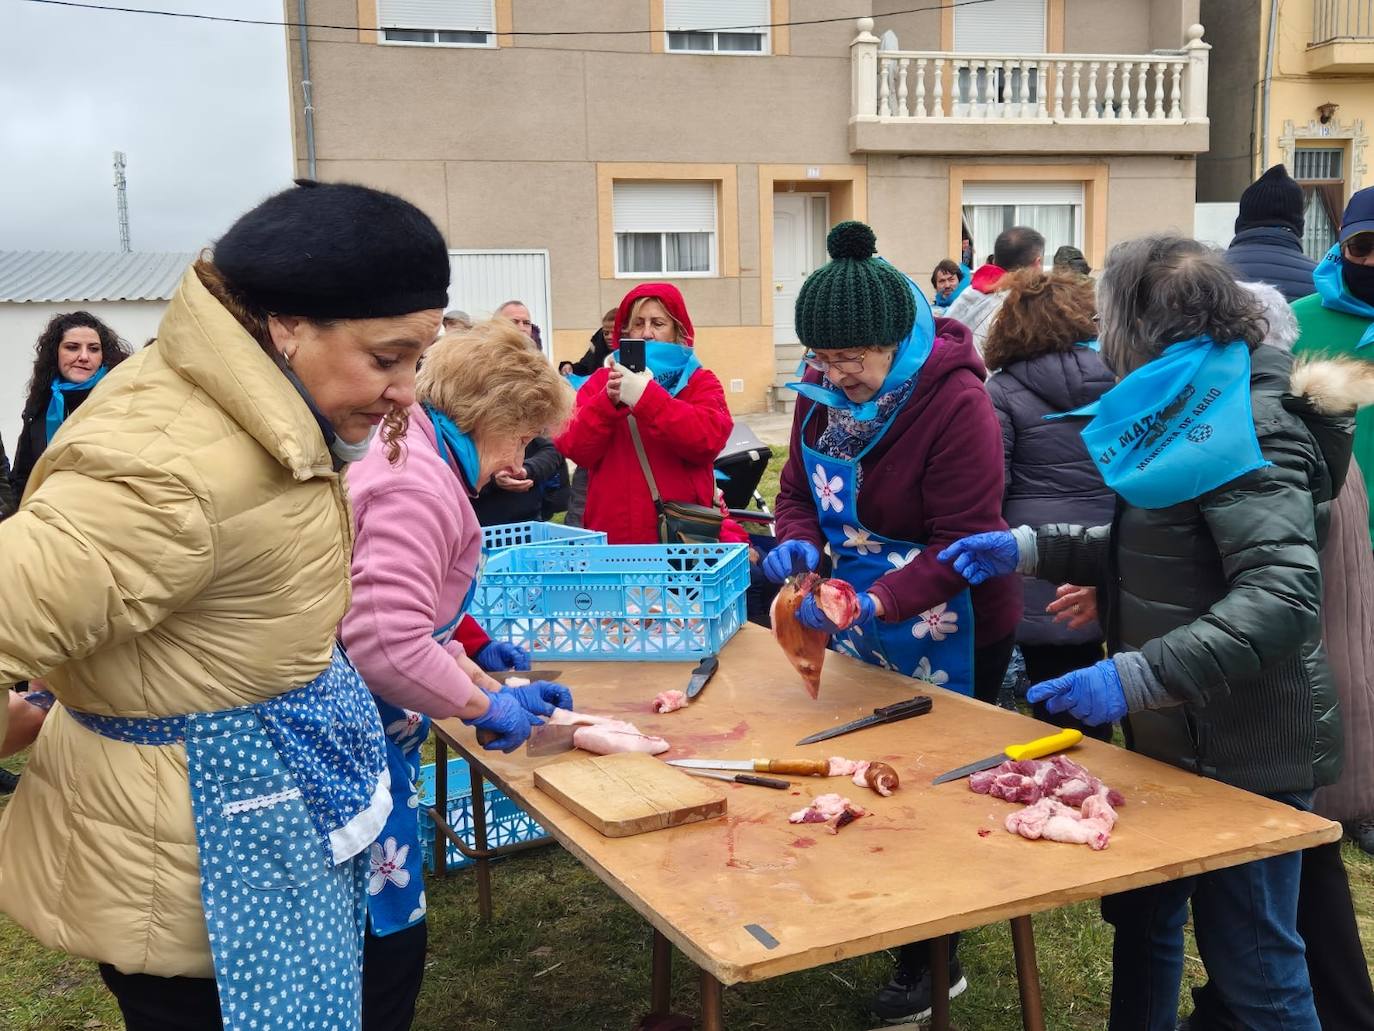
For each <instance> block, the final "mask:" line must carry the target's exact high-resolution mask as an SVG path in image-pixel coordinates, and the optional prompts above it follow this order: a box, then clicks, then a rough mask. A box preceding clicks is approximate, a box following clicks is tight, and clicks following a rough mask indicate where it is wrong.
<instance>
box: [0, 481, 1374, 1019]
mask: <svg viewBox="0 0 1374 1031" xmlns="http://www.w3.org/2000/svg"><path fill="white" fill-rule="evenodd" d="M781 457H782V456H780V457H779V458H778V459H777V460H775V462H774V469H773V470H770V474H769V476H768V477H767V478H765V481H764V486H763V488H762V491H763V494H764V496H765V497H766V498H768V499H769V501H770V502H771V501H772V498H773V496H774V494H775V493H776V490H777V472H776V470H777V468H778V467H780V466H781ZM4 765H5V766H7V767H8V768H10V769H16V770H17V769H21V768H22V765H23V757H22V756H21V757H18V758H16V759H13V760H9V761H7V762H6V763H5V764H4ZM2 805H3V800H0V806H2ZM912 847H913V848H919V847H920V842H919V841H913V842H912ZM1063 847H1064V848H1066V849H1068V850H1069V851H1072V850H1071V849H1069V846H1063ZM1345 857H1346V864H1347V868H1348V869H1349V871H1350V880H1351V888H1352V891H1353V892H1354V896H1355V905H1356V909H1357V911H1358V913H1359V917H1360V926H1361V931H1362V934H1363V936H1364V941H1365V949H1366V953H1367V954H1374V857H1370V856H1366V855H1364V854H1363V853H1361V852H1360V851H1359V850H1358V849H1355V848H1353V847H1350V846H1347V847H1346V851H1345ZM35 861H36V862H40V863H41V862H42V857H35ZM937 867H938V864H932V869H936V868H937ZM493 884H494V896H495V906H496V919H495V921H494V923H493V924H492V926H491V927H490V928H482V927H480V926H478V924H477V915H476V914H477V895H476V888H475V885H474V883H473V878H472V877H471V875H470V873H469V872H467V871H462V872H459V873H457V874H455V875H454V876H453V877H450V878H449V879H448V880H446V881H444V882H434V881H431V882H430V884H429V887H428V898H429V914H430V950H429V961H428V964H427V970H426V975H425V986H424V990H423V992H422V994H421V997H420V1006H419V1012H418V1013H417V1015H416V1020H415V1025H414V1026H415V1028H416V1031H468V1029H471V1031H479V1029H480V1031H497V1029H501V1031H560V1029H578V1031H582V1029H586V1031H592V1029H602V1028H605V1029H617V1031H620V1029H626V1028H629V1027H631V1026H632V1025H633V1023H634V1021H635V1020H636V1019H637V1018H638V1016H639V1015H641V1014H642V1013H643V1011H644V1010H645V1009H646V1008H647V1003H648V987H649V934H648V929H647V925H646V924H645V923H644V922H643V921H642V920H641V919H640V917H639V916H638V915H637V914H636V913H634V911H633V910H631V909H630V907H629V906H627V905H626V904H624V903H623V902H621V901H620V900H619V899H617V898H616V897H615V896H614V895H613V894H612V893H611V892H610V890H609V889H607V888H605V887H604V886H603V885H602V884H601V883H600V882H599V881H598V880H597V879H596V878H595V877H594V876H592V875H591V874H590V873H588V872H587V871H586V870H584V869H583V868H582V867H581V866H580V865H579V864H578V863H577V862H576V861H575V860H574V859H572V857H571V856H569V855H568V854H567V853H565V852H563V851H562V850H561V849H560V848H558V847H557V846H552V847H550V848H547V849H539V850H536V851H534V852H529V853H525V854H523V855H519V856H515V857H512V858H511V859H508V860H505V861H504V862H502V863H501V864H499V865H498V866H497V867H496V869H495V872H494V876H493ZM1035 931H1036V940H1037V946H1038V950H1039V956H1040V971H1041V979H1042V983H1043V987H1044V994H1045V1010H1046V1014H1047V1020H1048V1026H1049V1027H1050V1028H1051V1029H1054V1031H1080V1029H1081V1031H1087V1029H1090V1028H1092V1029H1097V1028H1101V1027H1102V1026H1103V1025H1104V1023H1105V1020H1106V1014H1107V997H1108V993H1109V990H1110V984H1111V969H1110V967H1111V964H1110V957H1111V939H1110V936H1109V934H1108V931H1107V929H1106V927H1105V925H1104V924H1103V923H1102V922H1101V920H1099V919H1098V916H1097V906H1096V904H1095V903H1083V904H1079V905H1076V906H1070V907H1068V908H1065V909H1060V910H1055V911H1053V912H1049V913H1042V914H1040V915H1039V916H1037V917H1035ZM1189 952H1190V958H1189V961H1188V962H1187V970H1186V971H1185V973H1186V977H1187V981H1188V984H1192V983H1196V982H1197V981H1198V980H1199V979H1200V977H1201V975H1202V965H1201V963H1200V962H1199V961H1198V960H1197V958H1196V951H1195V950H1194V949H1193V948H1192V947H1191V946H1190V948H1189ZM960 955H961V957H962V958H963V962H964V967H965V970H966V972H967V974H968V977H969V990H968V992H966V993H965V994H964V995H963V996H961V997H960V998H959V999H958V1000H956V1001H955V1003H954V1004H953V1016H954V1024H955V1026H956V1027H958V1028H961V1029H963V1031H1004V1029H1005V1031H1013V1029H1017V1028H1020V1026H1021V1023H1020V1017H1019V1009H1018V1005H1017V994H1016V982H1015V978H1014V976H1013V973H1012V971H1013V969H1014V967H1013V964H1012V951H1011V938H1010V934H1009V932H1008V929H1007V925H1006V924H1001V925H998V926H995V927H989V928H982V929H980V930H977V931H974V932H972V933H971V934H969V935H968V936H967V937H966V938H965V943H964V945H963V947H962V948H961V950H960ZM890 965H891V960H890V957H889V956H888V955H887V954H883V953H880V954H877V955H873V956H867V957H864V958H861V959H857V960H850V961H846V962H843V963H836V964H833V965H831V966H827V967H821V968H819V969H817V970H812V971H808V972H805V973H801V974H793V975H789V976H786V977H782V978H777V979H774V980H772V981H767V982H764V983H762V984H753V985H741V986H737V987H735V988H731V989H730V990H729V991H727V992H726V996H725V998H726V1023H727V1026H729V1027H730V1028H732V1029H745V1028H753V1029H777V1031H784V1029H785V1031H865V1029H868V1028H872V1027H873V1026H874V1024H875V1021H874V1020H873V1019H872V1018H870V1017H867V1016H866V1014H865V1012H864V1009H863V1002H864V999H865V997H866V995H867V993H868V992H869V991H870V990H871V988H872V987H873V986H874V985H876V984H877V983H878V982H880V981H883V980H885V979H886V977H887V976H888V973H889V971H890ZM674 1001H675V1004H676V1008H677V1009H678V1011H680V1012H685V1013H691V1012H693V1009H694V1006H695V1003H696V984H695V982H694V979H693V978H692V977H691V976H690V971H689V970H688V969H687V964H686V963H685V962H679V963H678V964H677V970H676V977H675V986H674ZM121 1026H122V1024H121V1022H120V1019H119V1014H118V1011H117V1009H116V1007H115V1006H114V1004H113V1001H112V999H111V998H110V996H109V994H108V993H107V992H106V991H105V990H104V987H103V986H102V985H101V983H100V979H99V976H98V975H97V973H96V969H95V965H94V964H92V963H89V962H86V961H84V960H73V959H69V958H67V957H64V956H62V955H60V954H57V953H53V952H49V951H47V950H46V949H43V948H41V947H40V946H38V945H37V944H35V943H34V941H33V940H32V939H31V938H29V937H28V935H27V934H25V933H24V932H23V931H21V930H20V929H19V928H17V927H16V926H15V925H14V924H12V923H10V922H9V921H8V920H7V919H6V918H4V917H2V916H0V1028H4V1029H5V1031H95V1029H99V1028H118V1027H121Z"/></svg>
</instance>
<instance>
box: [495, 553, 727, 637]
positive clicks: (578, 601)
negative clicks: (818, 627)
mask: <svg viewBox="0 0 1374 1031" xmlns="http://www.w3.org/2000/svg"><path fill="white" fill-rule="evenodd" d="M748 550H749V549H748V548H747V547H746V546H745V545H743V544H666V545H658V544H655V545H647V544H646V545H597V544H584V545H581V546H577V547H565V546H559V545H555V544H545V545H541V546H539V547H514V548H509V549H507V550H505V551H501V552H497V553H495V554H492V555H490V556H489V557H488V559H487V562H486V565H485V567H484V568H483V570H482V576H481V579H480V581H479V583H478V585H477V589H476V592H475V593H474V595H473V599H472V605H471V607H470V610H469V611H470V612H471V614H472V616H473V618H475V619H476V620H477V622H479V623H480V624H481V625H482V627H483V628H484V629H485V630H486V632H487V633H488V634H489V635H490V636H491V637H492V638H493V639H494V640H498V641H509V642H510V643H512V644H516V645H519V646H520V647H522V648H524V649H526V650H527V651H529V652H530V654H531V655H532V656H534V658H535V659H536V660H546V659H574V660H577V659H581V660H588V661H596V660H625V661H646V660H658V661H665V662H683V661H686V660H689V659H699V658H704V657H705V656H707V655H715V654H717V653H718V652H719V651H720V650H721V648H723V647H724V646H725V643H726V642H727V641H729V640H730V638H731V637H733V636H734V634H735V632H736V631H737V630H739V628H740V625H741V624H742V623H743V622H744V620H745V600H744V593H745V590H746V589H747V588H748V586H749V554H748Z"/></svg>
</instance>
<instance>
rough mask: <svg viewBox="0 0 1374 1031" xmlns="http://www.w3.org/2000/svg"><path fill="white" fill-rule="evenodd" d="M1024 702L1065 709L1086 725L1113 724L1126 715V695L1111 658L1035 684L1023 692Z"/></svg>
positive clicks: (1051, 709) (1058, 710) (1060, 709)
mask: <svg viewBox="0 0 1374 1031" xmlns="http://www.w3.org/2000/svg"><path fill="white" fill-rule="evenodd" d="M1026 701H1028V702H1044V703H1045V708H1046V709H1048V710H1049V711H1050V712H1056V713H1057V712H1064V711H1065V710H1066V709H1067V710H1068V711H1069V712H1070V713H1071V714H1072V715H1074V716H1076V717H1077V718H1078V719H1080V720H1082V721H1083V722H1084V723H1086V724H1087V725H1088V726H1090V727H1095V726H1097V725H1098V724H1101V723H1114V722H1116V721H1117V720H1119V719H1121V717H1122V716H1125V715H1126V695H1125V692H1123V691H1122V690H1121V677H1120V676H1119V675H1118V674H1117V672H1116V663H1115V662H1113V661H1112V660H1111V659H1103V660H1102V661H1101V662H1095V663H1093V664H1092V665H1091V666H1088V667H1086V668H1084V669H1076V670H1073V671H1072V672H1069V673H1065V674H1064V675H1063V676H1062V677H1055V678H1054V679H1053V680H1046V681H1045V682H1044V683H1042V684H1036V685H1035V686H1034V687H1032V688H1031V689H1030V690H1029V691H1027V692H1026Z"/></svg>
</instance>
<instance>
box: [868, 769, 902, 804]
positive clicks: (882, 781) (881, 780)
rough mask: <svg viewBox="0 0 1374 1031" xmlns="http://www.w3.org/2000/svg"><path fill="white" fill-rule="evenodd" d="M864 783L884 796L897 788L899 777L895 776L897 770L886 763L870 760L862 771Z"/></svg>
mask: <svg viewBox="0 0 1374 1031" xmlns="http://www.w3.org/2000/svg"><path fill="white" fill-rule="evenodd" d="M864 783H865V784H867V785H868V786H869V787H870V788H872V789H873V790H874V791H876V792H877V793H878V794H880V795H882V796H883V797H884V798H886V797H887V796H888V795H890V794H892V792H894V791H896V790H897V788H898V787H899V786H900V784H901V779H900V778H899V777H898V776H897V771H896V770H894V769H893V768H892V767H891V766H889V765H888V764H887V763H883V762H871V763H869V764H868V769H867V770H865V771H864Z"/></svg>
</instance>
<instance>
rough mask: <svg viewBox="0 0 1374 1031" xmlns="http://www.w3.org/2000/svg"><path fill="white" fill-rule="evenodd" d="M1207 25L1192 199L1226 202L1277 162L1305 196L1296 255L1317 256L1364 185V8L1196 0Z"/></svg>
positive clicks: (1370, 63)
mask: <svg viewBox="0 0 1374 1031" xmlns="http://www.w3.org/2000/svg"><path fill="white" fill-rule="evenodd" d="M1201 6H1202V14H1203V16H1204V17H1208V16H1211V17H1213V18H1214V19H1215V21H1214V22H1213V23H1211V24H1212V28H1214V29H1215V30H1216V31H1215V32H1209V35H1210V36H1211V37H1212V41H1213V42H1214V43H1216V45H1217V49H1216V63H1215V65H1214V67H1213V69H1212V71H1213V78H1214V80H1215V85H1214V88H1213V90H1212V109H1213V113H1214V115H1215V119H1214V128H1213V130H1212V151H1211V153H1210V154H1207V155H1205V156H1203V157H1202V158H1200V159H1199V161H1198V200H1199V201H1203V202H1212V203H1220V202H1227V201H1235V200H1237V199H1238V198H1239V197H1240V192H1241V190H1243V189H1245V187H1246V186H1247V185H1249V184H1250V183H1251V182H1253V181H1254V180H1255V179H1256V178H1257V177H1258V176H1259V174H1260V173H1261V172H1263V171H1264V169H1266V168H1268V167H1269V166H1270V165H1274V164H1278V163H1279V162H1283V164H1285V165H1286V166H1287V167H1288V172H1289V174H1290V175H1292V176H1293V178H1295V179H1297V180H1298V182H1299V183H1301V184H1302V187H1303V193H1304V195H1305V197H1306V202H1307V207H1306V212H1305V214H1306V219H1305V221H1306V228H1305V231H1304V234H1303V249H1304V250H1306V251H1307V253H1308V254H1309V255H1310V256H1312V257H1313V258H1321V256H1322V255H1324V254H1325V253H1326V252H1327V250H1328V249H1329V248H1330V246H1331V244H1332V243H1333V242H1334V241H1335V238H1336V230H1337V229H1338V228H1339V227H1340V216H1341V212H1342V211H1343V210H1344V209H1345V204H1346V202H1347V201H1348V200H1349V199H1350V195H1351V194H1352V193H1354V192H1355V191H1356V190H1359V189H1362V188H1364V187H1366V186H1369V185H1370V182H1369V179H1368V175H1369V156H1368V153H1367V148H1368V146H1369V121H1368V119H1369V118H1370V117H1371V115H1374V0H1285V2H1284V3H1275V2H1274V0H1250V2H1247V3H1243V4H1238V3H1234V2H1232V0H1202V5H1201Z"/></svg>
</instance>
